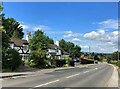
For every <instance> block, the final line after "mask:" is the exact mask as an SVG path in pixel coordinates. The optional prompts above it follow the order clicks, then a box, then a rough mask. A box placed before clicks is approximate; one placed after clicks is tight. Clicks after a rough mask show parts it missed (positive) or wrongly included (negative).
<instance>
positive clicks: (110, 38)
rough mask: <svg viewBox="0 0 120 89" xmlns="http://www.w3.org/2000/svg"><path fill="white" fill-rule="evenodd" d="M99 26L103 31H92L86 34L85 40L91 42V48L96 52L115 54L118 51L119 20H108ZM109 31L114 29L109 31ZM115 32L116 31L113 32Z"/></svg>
mask: <svg viewBox="0 0 120 89" xmlns="http://www.w3.org/2000/svg"><path fill="white" fill-rule="evenodd" d="M98 25H99V26H100V28H102V29H97V30H96V31H91V32H88V33H86V34H84V38H86V39H87V40H88V41H91V45H90V46H91V48H92V49H93V50H94V51H96V52H107V53H110V52H114V51H117V50H118V46H119V43H118V37H119V36H118V34H120V33H119V31H117V29H118V20H114V19H108V20H106V21H102V22H99V23H98ZM108 29H112V31H109V30H108ZM113 30H114V31H113Z"/></svg>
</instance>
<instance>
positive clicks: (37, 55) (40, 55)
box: [31, 48, 46, 67]
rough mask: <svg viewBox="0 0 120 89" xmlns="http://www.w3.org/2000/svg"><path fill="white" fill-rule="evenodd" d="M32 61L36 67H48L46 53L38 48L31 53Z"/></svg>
mask: <svg viewBox="0 0 120 89" xmlns="http://www.w3.org/2000/svg"><path fill="white" fill-rule="evenodd" d="M31 60H33V63H35V67H45V66H46V61H45V60H46V51H45V50H42V49H41V48H38V49H37V50H34V51H32V52H31Z"/></svg>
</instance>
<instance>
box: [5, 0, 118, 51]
mask: <svg viewBox="0 0 120 89" xmlns="http://www.w3.org/2000/svg"><path fill="white" fill-rule="evenodd" d="M3 7H4V10H3V13H5V17H6V18H8V17H12V18H15V19H16V20H17V21H18V22H19V23H20V24H21V26H22V27H23V29H24V30H23V31H24V33H25V35H26V33H27V32H32V33H34V31H36V30H37V29H40V30H42V31H44V32H45V34H46V35H47V36H49V37H50V38H52V39H54V40H60V39H65V40H66V41H71V42H73V43H75V44H76V45H79V46H80V47H81V48H82V51H84V52H88V51H89V47H90V51H91V52H98V53H112V52H114V51H116V50H118V3H117V2H4V3H3ZM25 35H24V39H25Z"/></svg>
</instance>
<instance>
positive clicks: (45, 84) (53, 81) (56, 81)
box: [35, 80, 60, 87]
mask: <svg viewBox="0 0 120 89" xmlns="http://www.w3.org/2000/svg"><path fill="white" fill-rule="evenodd" d="M58 81H60V80H54V81H51V82H48V83H44V84H40V85H37V86H35V87H42V86H45V85H48V84H51V83H55V82H58Z"/></svg>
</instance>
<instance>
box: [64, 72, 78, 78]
mask: <svg viewBox="0 0 120 89" xmlns="http://www.w3.org/2000/svg"><path fill="white" fill-rule="evenodd" d="M79 74H80V73H78V74H74V75H70V76H68V77H66V78H71V77H74V76H77V75H79Z"/></svg>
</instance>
